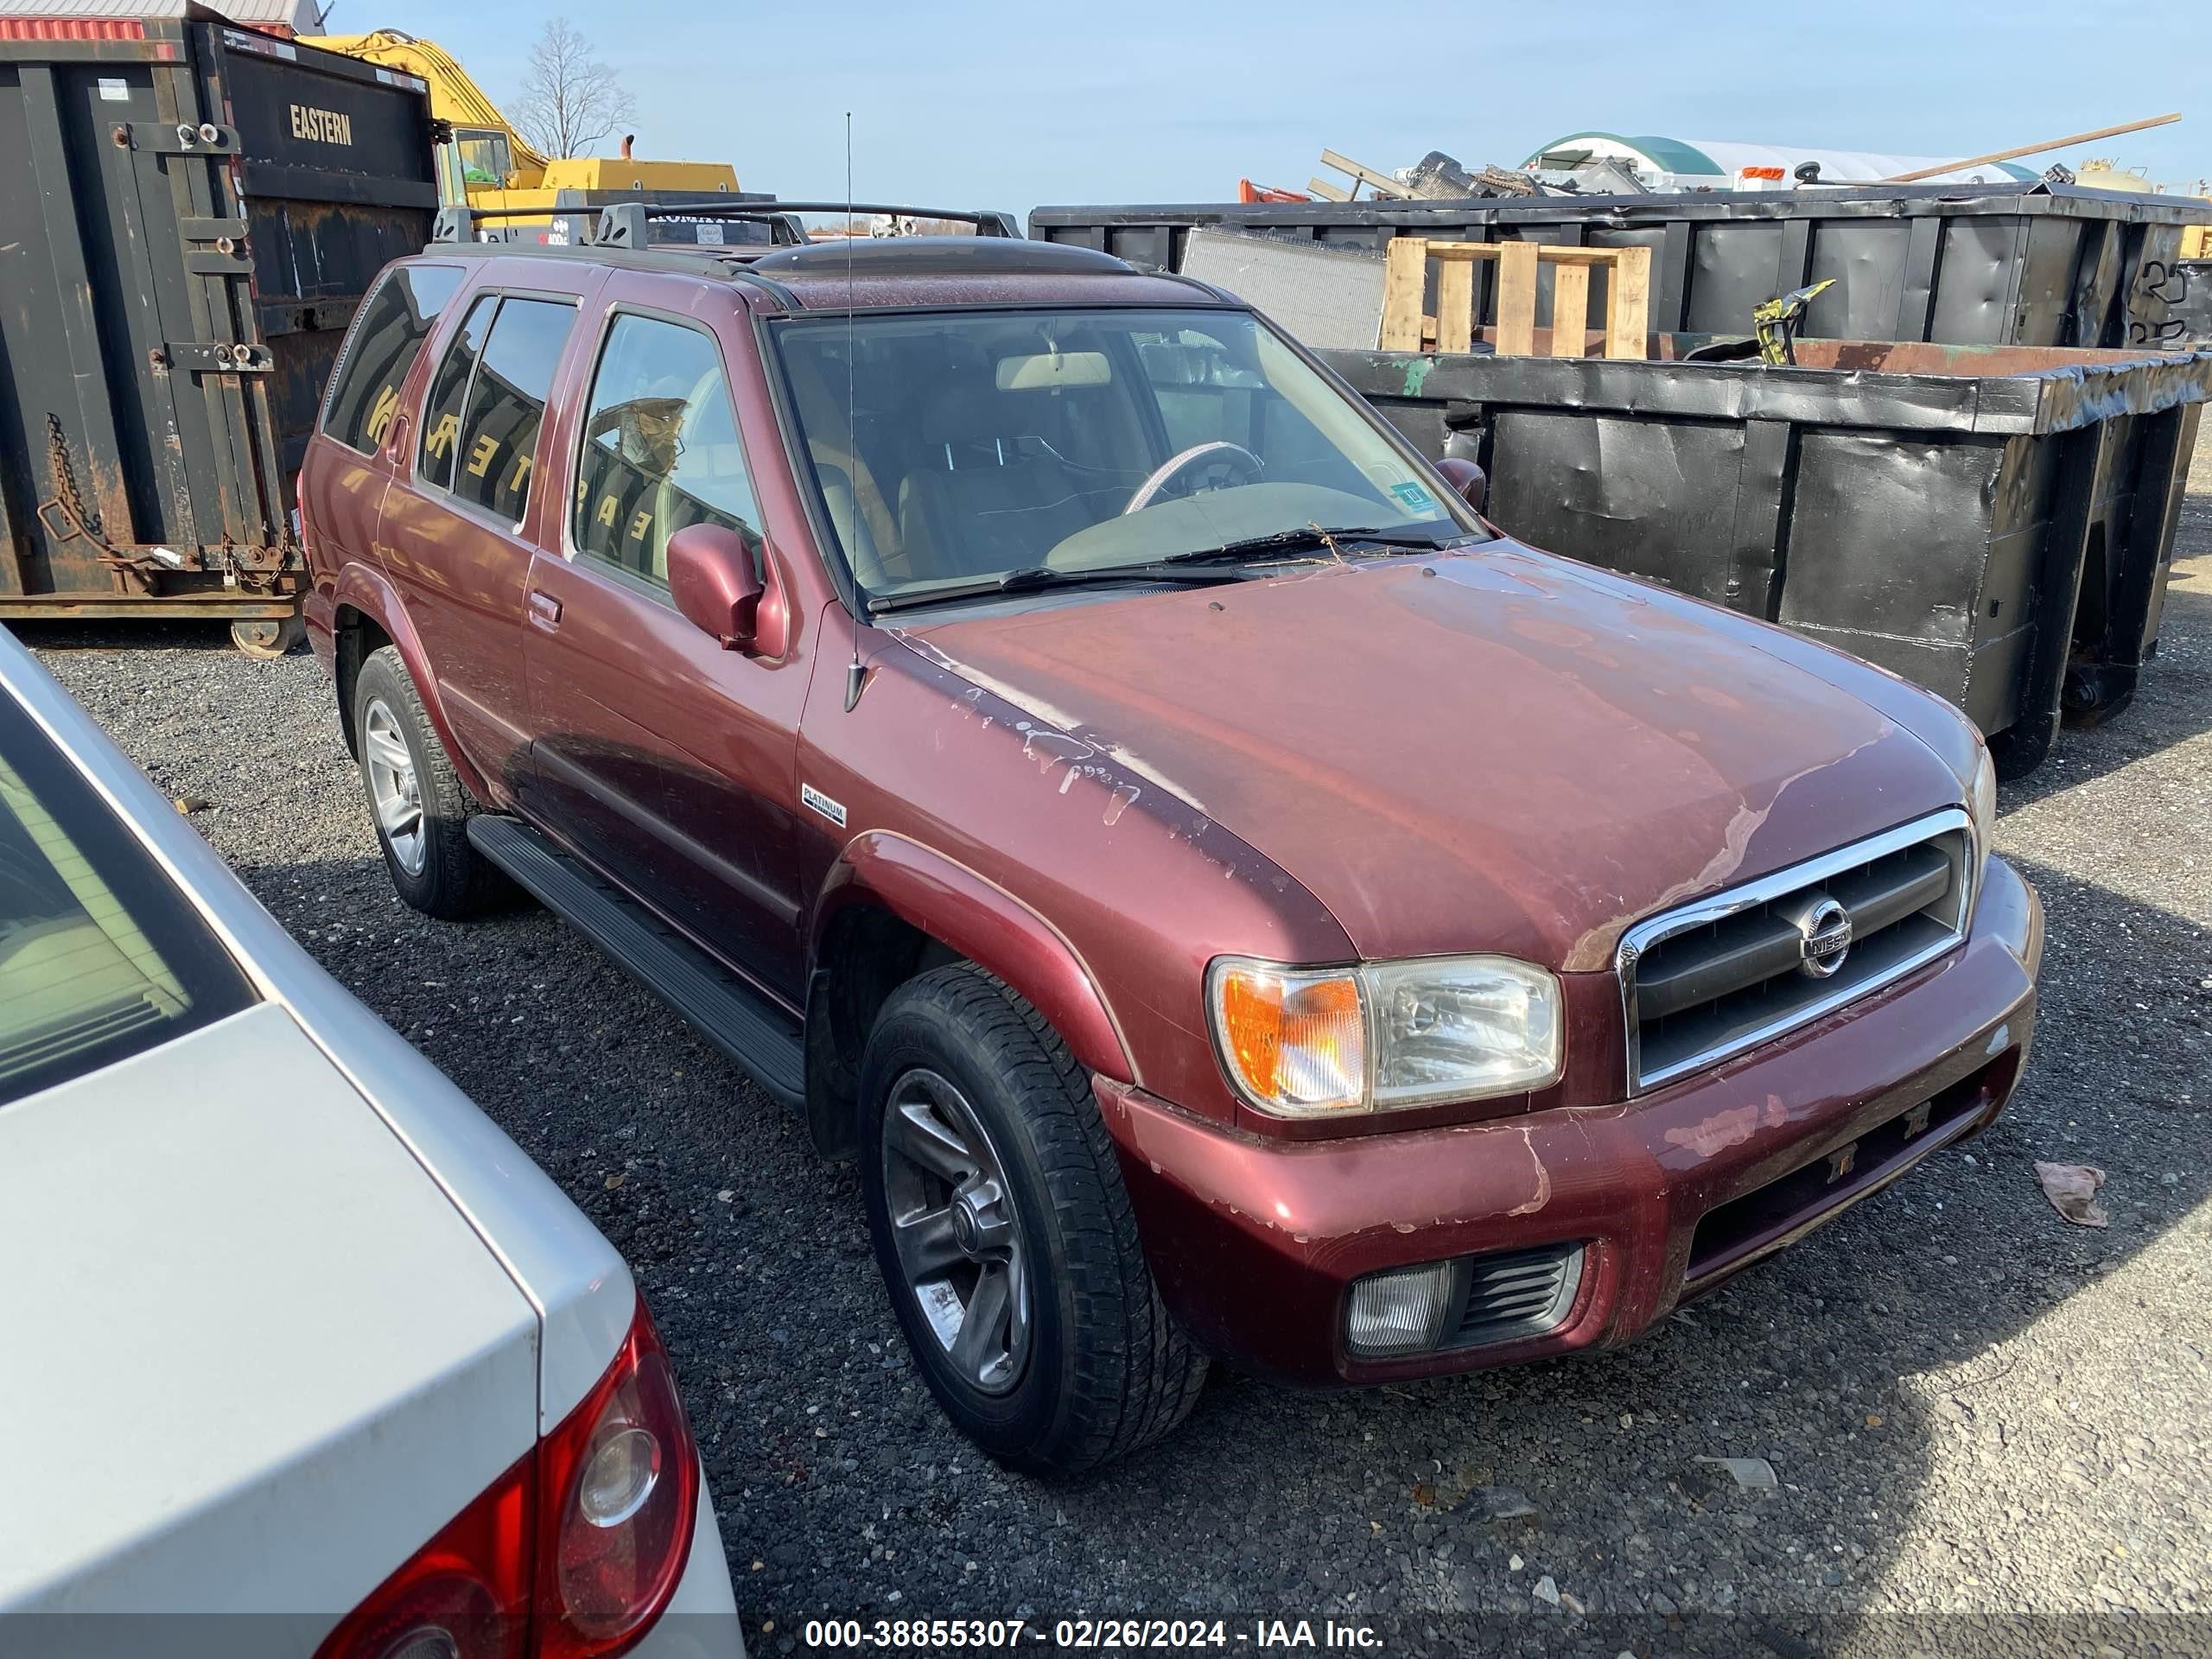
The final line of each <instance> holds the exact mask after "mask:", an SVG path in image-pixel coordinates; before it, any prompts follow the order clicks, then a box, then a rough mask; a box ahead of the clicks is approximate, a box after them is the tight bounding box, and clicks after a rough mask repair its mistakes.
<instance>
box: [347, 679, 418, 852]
mask: <svg viewBox="0 0 2212 1659" xmlns="http://www.w3.org/2000/svg"><path fill="white" fill-rule="evenodd" d="M361 758H362V760H363V761H364V762H365V764H366V766H367V767H368V773H369V804H370V805H371V806H372V808H373V809H374V810H375V812H376V815H377V828H378V829H379V830H381V831H382V832H383V834H384V838H385V845H387V846H388V847H390V848H391V855H392V857H393V858H395V859H397V861H398V862H399V868H401V869H403V870H405V871H406V872H407V874H410V875H420V874H422V873H423V860H424V857H425V855H426V848H425V844H424V841H423V785H422V780H421V779H420V778H419V777H417V775H416V771H415V756H414V753H413V751H411V750H410V749H409V748H408V747H407V737H406V734H405V733H404V731H403V730H402V728H401V727H400V724H399V717H398V716H397V715H395V714H394V713H392V711H391V705H390V704H389V703H387V702H385V700H384V699H383V698H382V697H376V698H372V700H371V701H370V703H369V706H368V708H367V709H366V710H365V711H364V713H363V715H362V719H361Z"/></svg>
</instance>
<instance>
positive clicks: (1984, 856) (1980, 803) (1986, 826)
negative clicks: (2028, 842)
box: [1968, 743, 1997, 899]
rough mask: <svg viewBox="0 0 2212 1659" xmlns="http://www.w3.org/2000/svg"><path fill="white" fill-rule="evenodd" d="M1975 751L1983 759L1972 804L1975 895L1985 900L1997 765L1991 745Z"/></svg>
mask: <svg viewBox="0 0 2212 1659" xmlns="http://www.w3.org/2000/svg"><path fill="white" fill-rule="evenodd" d="M1974 750H1975V753H1977V754H1979V755H1980V757H1981V758H1980V761H1979V762H1978V763H1977V764H1976V765H1975V766H1974V798H1973V800H1972V801H1971V802H1969V803H1968V808H1969V810H1971V811H1972V812H1973V813H1974V897H1975V898H1976V899H1980V897H1981V878H1982V877H1983V876H1984V875H1985V874H1987V873H1988V870H1989V847H1990V842H1991V839H1992V838H1993V836H1995V835H1996V833H1997V763H1996V762H1995V761H1993V760H1991V759H1990V758H1989V746H1988V745H1987V744H1986V743H1977V744H1976V745H1975V746H1974Z"/></svg>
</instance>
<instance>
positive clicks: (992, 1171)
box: [882, 1068, 1031, 1394]
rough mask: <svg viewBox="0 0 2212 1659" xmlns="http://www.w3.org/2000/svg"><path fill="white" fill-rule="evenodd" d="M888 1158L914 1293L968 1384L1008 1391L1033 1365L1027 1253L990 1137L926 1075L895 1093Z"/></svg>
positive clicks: (888, 1193)
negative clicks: (1030, 1359)
mask: <svg viewBox="0 0 2212 1659" xmlns="http://www.w3.org/2000/svg"><path fill="white" fill-rule="evenodd" d="M882 1157H883V1186H884V1195H885V1198H886V1199H887V1207H888V1208H889V1211H890V1213H891V1233H892V1238H893V1242H894V1243H895V1244H896V1246H897V1249H898V1255H899V1270H900V1274H901V1275H902V1277H903V1278H904V1279H905V1281H906V1290H907V1294H910V1295H912V1297H913V1298H914V1299H915V1300H916V1301H917V1302H918V1303H919V1304H920V1306H921V1310H922V1315H923V1318H924V1319H925V1320H926V1321H927V1322H928V1324H929V1327H930V1329H931V1332H934V1333H935V1334H936V1337H937V1339H938V1343H939V1344H940V1345H941V1346H942V1347H943V1348H944V1351H945V1353H946V1355H947V1356H948V1357H950V1360H951V1363H952V1365H953V1368H954V1370H957V1371H958V1372H959V1374H960V1376H962V1377H963V1379H964V1380H965V1381H966V1382H967V1383H969V1384H970V1385H971V1386H972V1387H975V1388H976V1389H982V1391H983V1392H984V1393H986V1394H1004V1393H1006V1392H1007V1391H1008V1390H1009V1389H1012V1388H1014V1385H1015V1384H1016V1383H1019V1382H1020V1380H1021V1375H1022V1370H1023V1367H1024V1366H1025V1364H1026V1363H1027V1360H1028V1357H1029V1344H1030V1317H1031V1310H1030V1306H1029V1274H1028V1252H1027V1249H1026V1248H1025V1246H1024V1243H1023V1239H1022V1236H1021V1227H1020V1222H1019V1221H1017V1220H1016V1218H1015V1217H1014V1197H1013V1194H1012V1192H1010V1191H1009V1190H1008V1185H1007V1178H1006V1168H1005V1166H1004V1164H1003V1163H1001V1160H1000V1159H999V1155H998V1153H997V1150H996V1148H995V1147H993V1146H992V1145H991V1140H990V1136H989V1135H987V1134H986V1133H985V1132H984V1129H983V1126H982V1122H981V1121H980V1120H979V1119H978V1118H977V1116H976V1111H975V1109H974V1107H972V1106H971V1105H970V1104H969V1102H968V1099H967V1097H966V1096H964V1095H963V1094H962V1093H961V1092H960V1090H958V1089H957V1087H956V1086H955V1085H954V1084H951V1083H950V1081H948V1080H947V1079H946V1078H945V1077H943V1076H941V1075H939V1074H938V1073H937V1072H935V1071H927V1070H923V1069H919V1068H918V1069H916V1070H914V1071H908V1072H906V1073H905V1074H904V1075H903V1076H901V1077H899V1079H898V1081H897V1082H896V1083H894V1084H893V1085H892V1087H891V1094H890V1098H889V1100H888V1101H887V1103H886V1104H885V1106H884V1111H883V1148H882Z"/></svg>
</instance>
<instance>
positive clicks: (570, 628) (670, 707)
mask: <svg viewBox="0 0 2212 1659" xmlns="http://www.w3.org/2000/svg"><path fill="white" fill-rule="evenodd" d="M701 291H702V290H701V289H700V285H699V284H697V283H689V282H680V281H675V280H671V279H669V278H664V277H652V276H650V275H645V274H643V273H618V274H616V275H615V276H613V277H610V278H609V279H608V283H607V290H606V293H605V295H604V296H602V297H603V299H604V300H605V301H607V302H608V308H607V311H606V313H605V315H604V316H603V318H602V319H601V321H600V322H599V324H598V327H597V329H596V334H597V339H596V341H595V344H594V351H593V353H592V357H591V359H590V370H589V373H588V377H587V378H586V380H585V382H584V384H583V385H582V386H581V387H580V389H579V398H578V406H579V407H580V409H581V410H582V416H581V418H580V419H579V420H578V421H576V422H575V423H570V424H571V425H572V430H571V431H570V432H569V434H568V435H567V436H566V454H565V455H564V457H563V474H562V475H563V483H564V493H565V496H566V501H565V506H566V512H565V514H564V518H565V520H566V522H565V525H564V526H563V531H564V536H563V540H562V541H560V542H559V543H555V542H554V540H553V537H551V536H550V535H549V537H548V538H547V539H548V545H549V546H552V545H556V544H557V545H558V546H560V548H561V551H560V552H559V553H551V552H547V553H542V554H540V556H538V559H537V564H536V565H535V567H534V569H533V571H532V575H531V611H530V626H529V629H528V631H527V644H526V646H525V650H526V652H527V653H528V656H529V659H530V677H531V717H532V723H533V725H534V727H535V728H536V730H537V745H536V748H535V751H534V756H533V767H534V771H535V774H536V775H535V778H534V779H533V785H534V787H537V788H538V789H540V790H541V791H543V795H542V798H543V802H544V808H543V814H544V816H547V817H550V818H551V819H552V821H553V822H554V823H555V825H556V828H558V829H561V830H562V831H563V833H564V834H565V835H566V836H567V837H568V838H569V840H571V841H572V842H574V843H575V845H576V847H577V848H578V849H579V850H581V851H582V852H584V853H585V854H586V855H587V856H588V857H590V858H591V859H592V860H593V861H594V862H596V863H598V864H600V865H601V867H602V868H605V869H606V870H607V873H608V874H612V875H613V876H614V877H615V878H616V879H617V880H620V881H622V882H623V883H624V884H625V885H626V886H627V887H630V888H631V889H632V891H633V892H635V893H638V894H639V896H641V897H643V898H645V899H647V900H648V901H649V902H650V903H652V905H653V906H655V907H656V908H658V910H660V911H661V912H662V913H663V914H664V915H665V916H667V917H668V918H669V919H670V920H671V921H674V922H676V923H677V925H679V926H681V927H683V929H684V930H685V931H688V932H690V934H691V935H692V936H693V937H694V938H696V939H698V940H699V941H700V943H702V944H705V945H706V946H707V947H708V948H709V950H714V951H715V953H716V954H717V955H719V956H721V957H723V958H724V959H725V960H727V961H729V962H731V963H734V965H736V966H738V967H740V968H741V969H745V970H747V972H748V973H750V974H751V975H752V976H753V977H754V978H756V979H758V980H760V982H762V983H763V984H765V985H766V986H767V987H768V988H770V989H772V990H773V991H776V992H779V993H780V994H782V995H785V996H787V997H789V998H791V1000H793V1001H797V1000H798V995H799V990H800V984H799V982H800V977H801V972H802V969H801V962H800V954H799V950H798V915H799V903H798V892H797V874H796V871H795V867H794V865H793V862H792V823H791V798H792V794H793V788H794V785H793V783H792V778H793V768H794V766H795V764H796V754H797V750H798V718H799V711H800V708H801V705H802V703H803V702H804V696H805V691H806V684H805V664H804V663H803V662H801V661H800V660H799V659H798V658H797V657H795V656H794V655H793V654H792V653H791V651H790V649H789V644H790V642H789V640H788V639H782V640H776V639H768V640H765V641H764V645H765V646H766V649H765V650H764V651H763V652H757V653H747V652H734V651H725V650H724V649H722V647H721V645H720V644H719V643H717V642H716V641H715V639H712V638H710V637H709V635H707V634H706V633H704V632H702V631H701V630H700V629H698V628H696V627H694V626H692V625H691V624H690V622H687V621H686V620H684V619H683V617H682V616H681V615H679V614H678V613H677V610H676V607H675V605H674V603H673V601H671V598H670V596H669V590H668V567H667V550H668V538H669V537H671V535H673V534H674V533H675V532H676V531H677V530H680V529H682V528H683V526H685V525H686V524H699V523H709V522H710V523H714V524H721V525H723V526H725V527H727V528H728V529H732V530H734V531H738V532H739V533H740V534H741V535H742V536H744V537H747V540H748V541H750V542H751V543H752V544H753V548H754V550H755V555H756V556H757V557H758V558H759V559H760V560H761V561H762V568H763V569H764V572H765V574H766V580H767V582H769V583H770V584H771V590H772V591H771V594H770V597H769V598H768V599H766V600H764V601H763V604H762V612H763V614H764V615H774V614H777V613H779V610H780V608H781V601H782V599H783V595H784V594H785V592H786V591H787V589H786V588H785V583H784V582H783V578H782V577H781V575H779V572H778V571H777V569H776V561H775V559H774V557H773V555H772V552H771V550H770V549H769V547H768V545H767V543H766V539H765V538H764V537H763V535H762V527H761V518H760V508H759V506H758V505H757V504H756V500H755V497H754V493H753V483H752V473H751V469H750V467H749V466H748V464H747V454H746V447H745V443H744V442H743V439H742V438H741V435H740V431H739V424H738V419H737V414H736V406H735V404H734V399H733V397H732V394H731V381H730V375H729V371H728V365H727V363H726V361H725V352H726V350H727V351H729V352H749V351H750V350H751V349H752V346H751V336H750V334H748V333H747V332H745V331H744V328H743V324H742V322H741V321H739V319H741V318H742V315H743V313H742V312H741V309H740V308H739V307H738V306H737V305H736V303H735V302H734V299H722V300H721V302H720V303H719V304H718V305H714V306H711V307H710V306H709V305H706V304H701V305H700V306H699V309H700V310H701V311H702V312H711V314H712V315H708V316H695V315H689V314H688V312H687V311H686V309H684V308H686V307H689V306H691V305H693V304H694V303H696V302H698V301H699V298H700V295H701ZM717 320H719V321H721V324H722V326H723V327H724V328H725V329H726V330H727V333H728V339H725V338H724V337H723V335H722V334H718V333H717V330H716V327H715V321H717Z"/></svg>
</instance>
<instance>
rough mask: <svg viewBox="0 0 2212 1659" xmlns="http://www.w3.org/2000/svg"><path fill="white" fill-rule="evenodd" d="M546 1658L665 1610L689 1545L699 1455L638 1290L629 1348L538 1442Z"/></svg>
mask: <svg viewBox="0 0 2212 1659" xmlns="http://www.w3.org/2000/svg"><path fill="white" fill-rule="evenodd" d="M537 1455H538V1474H539V1479H540V1481H541V1483H542V1484H541V1485H540V1488H539V1491H540V1493H541V1495H542V1496H541V1501H540V1503H539V1505H538V1521H539V1525H538V1534H537V1538H538V1544H537V1552H538V1554H537V1560H538V1570H537V1631H536V1634H537V1646H536V1649H535V1651H536V1652H537V1653H538V1654H540V1655H542V1656H543V1659H607V1656H611V1655H614V1654H619V1653H621V1652H623V1651H625V1650H626V1649H628V1648H629V1647H630V1646H631V1645H632V1643H634V1642H636V1641H637V1639H638V1638H639V1637H640V1636H642V1635H644V1634H645V1630H646V1628H647V1627H648V1626H649V1625H651V1624H652V1622H653V1620H654V1619H655V1618H658V1617H659V1615H660V1611H661V1609H662V1608H664V1607H665V1606H667V1605H668V1599H669V1598H670V1597H671V1596H672V1595H673V1594H675V1593H676V1581H677V1580H678V1579H680V1578H682V1577H683V1564H684V1561H685V1560H687V1559H688V1558H689V1556H690V1553H691V1529H692V1525H693V1523H694V1522H695V1521H696V1518H697V1514H698V1507H699V1454H698V1452H697V1451H696V1449H695V1448H694V1446H692V1444H691V1426H690V1422H689V1421H686V1419H685V1418H684V1415H683V1402H681V1401H680V1400H678V1399H677V1394H676V1377H675V1374H674V1373H673V1372H671V1370H669V1367H668V1355H667V1352H666V1351H664V1349H663V1348H662V1347H661V1345H660V1333H659V1332H657V1331H655V1330H654V1329H653V1321H652V1315H651V1314H650V1313H646V1312H645V1301H644V1300H643V1299H642V1298H641V1299H639V1303H638V1316H637V1318H636V1319H634V1320H632V1323H631V1325H630V1334H629V1336H628V1337H627V1338H625V1339H624V1341H623V1344H622V1351H621V1352H620V1353H619V1354H617V1355H616V1356H615V1357H614V1363H613V1365H612V1366H610V1367H609V1368H608V1369H607V1375H606V1376H603V1377H601V1379H600V1381H599V1386H598V1387H596V1388H594V1389H593V1390H592V1391H591V1392H590V1393H589V1394H588V1395H585V1396H584V1402H583V1403H582V1405H580V1406H578V1407H577V1408H575V1410H574V1411H572V1412H570V1413H569V1415H568V1417H567V1419H566V1420H565V1421H563V1423H562V1424H561V1426H560V1427H558V1428H556V1429H555V1430H554V1431H553V1432H552V1433H550V1434H548V1435H547V1436H546V1437H545V1439H544V1440H543V1441H542V1442H540V1444H539V1446H538V1448H537Z"/></svg>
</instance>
